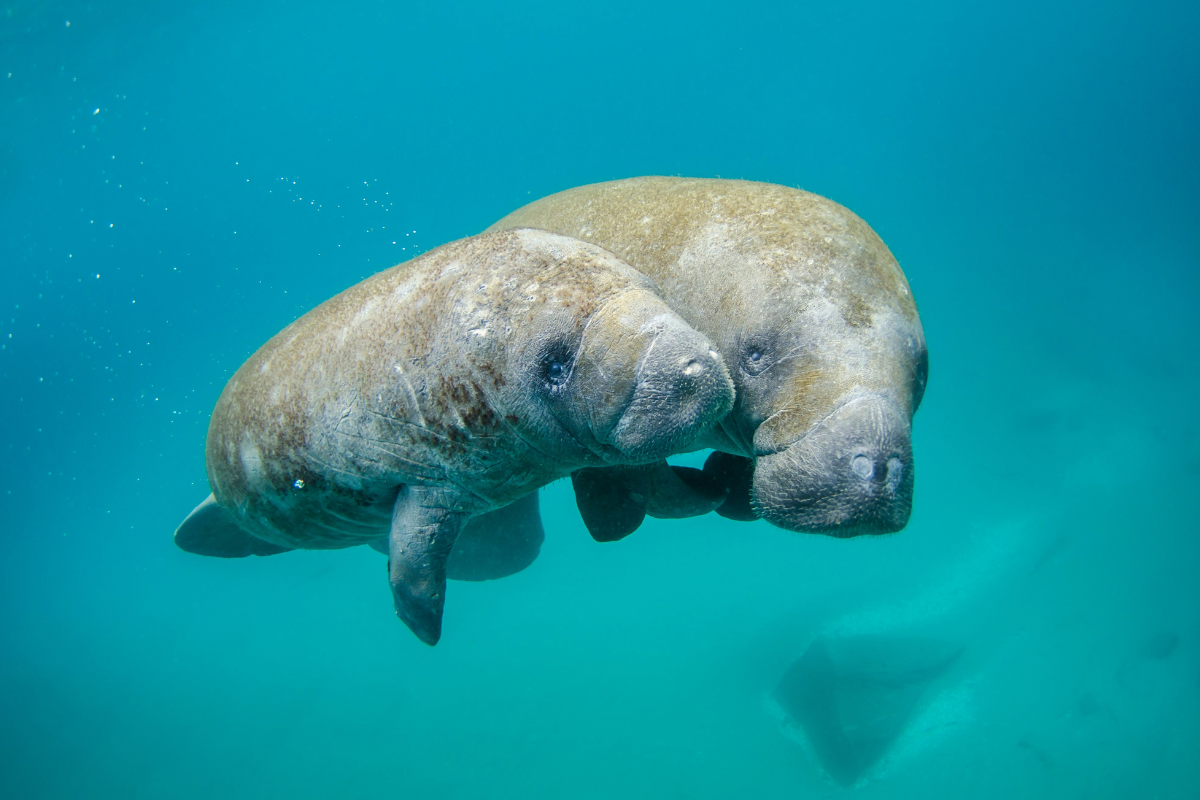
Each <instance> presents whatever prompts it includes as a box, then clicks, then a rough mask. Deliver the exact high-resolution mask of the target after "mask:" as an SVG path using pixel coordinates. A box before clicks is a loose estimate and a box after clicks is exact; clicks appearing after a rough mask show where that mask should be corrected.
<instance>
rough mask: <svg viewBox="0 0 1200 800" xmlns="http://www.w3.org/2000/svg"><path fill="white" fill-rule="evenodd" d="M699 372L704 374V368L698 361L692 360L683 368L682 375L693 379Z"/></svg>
mask: <svg viewBox="0 0 1200 800" xmlns="http://www.w3.org/2000/svg"><path fill="white" fill-rule="evenodd" d="M701 372H704V366H703V365H702V364H701V363H700V362H699V361H696V360H694V359H693V360H692V361H689V362H688V363H687V366H685V367H684V368H683V374H684V375H687V376H688V377H689V378H694V377H696V376H697V375H699V374H700V373H701Z"/></svg>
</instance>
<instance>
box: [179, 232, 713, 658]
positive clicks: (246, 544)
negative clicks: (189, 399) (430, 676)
mask: <svg viewBox="0 0 1200 800" xmlns="http://www.w3.org/2000/svg"><path fill="white" fill-rule="evenodd" d="M732 402H733V386H732V382H731V380H730V378H729V375H728V372H727V371H726V369H725V367H724V364H723V362H722V360H721V358H720V356H719V355H718V353H717V351H716V350H715V348H714V346H713V344H712V343H711V342H710V341H709V340H708V339H707V338H706V337H704V336H703V335H701V334H700V333H698V332H697V331H696V330H695V329H694V328H692V327H691V326H689V325H688V324H687V323H685V322H684V321H683V320H682V319H681V318H680V317H679V315H677V314H676V313H674V312H673V311H671V310H670V308H668V307H667V305H666V304H665V303H664V302H663V300H662V298H661V296H660V294H659V292H658V289H657V287H656V286H655V284H654V283H653V282H652V281H651V280H649V279H648V278H647V277H645V276H644V275H643V274H641V273H639V272H637V271H636V270H634V269H632V268H631V267H629V266H628V265H627V264H625V263H624V262H622V261H621V260H620V259H618V258H617V257H615V256H614V255H613V254H612V253H609V252H607V251H605V250H604V249H602V248H600V247H597V246H595V245H592V244H589V243H586V242H583V241H580V240H578V239H575V238H572V237H569V236H564V235H559V234H555V233H552V232H546V231H540V230H508V231H500V232H492V233H486V234H481V235H480V236H476V237H472V238H470V239H464V240H461V241H458V242H452V243H451V244H448V245H445V246H443V247H441V248H438V249H436V250H434V251H431V252H429V253H427V254H425V255H423V256H421V257H419V258H417V259H414V260H413V261H410V262H407V263H405V264H401V265H398V266H396V267H393V268H391V269H389V270H385V271H383V272H381V273H378V274H377V275H374V276H372V277H370V278H368V279H366V280H365V281H363V282H361V283H359V284H357V285H356V286H353V287H351V288H350V289H347V290H346V291H345V292H342V293H341V294H339V295H337V296H336V297H334V298H332V299H330V300H328V301H326V302H325V303H323V304H321V305H320V306H318V307H317V308H315V309H313V310H312V311H310V312H309V313H307V314H305V315H304V316H302V317H301V318H300V319H298V320H296V321H295V322H294V323H292V324H291V325H289V326H288V327H287V328H285V329H284V330H283V331H281V332H280V333H279V334H277V335H276V336H275V337H273V338H272V339H271V340H270V341H268V342H267V343H266V344H265V345H263V347H262V348H260V349H259V350H258V352H256V353H255V354H254V355H253V356H251V358H250V359H249V360H248V361H247V362H246V363H245V364H244V365H243V366H242V367H241V368H240V369H239V370H238V371H237V373H236V374H235V375H234V376H233V377H232V378H231V379H230V380H229V382H228V384H227V385H226V387H225V389H224V391H223V392H222V394H221V397H220V399H219V400H218V402H217V405H216V408H215V409H214V411H213V416H212V420H211V423H210V426H209V431H208V440H207V446H206V457H207V458H206V460H207V466H208V477H209V484H210V486H211V487H212V490H213V494H212V497H211V498H210V499H209V500H206V501H205V503H202V504H201V506H200V507H199V508H197V510H196V511H195V512H193V514H192V515H191V516H189V517H188V519H187V520H185V522H184V523H183V524H182V525H181V526H180V528H179V530H178V531H177V532H176V541H177V543H178V544H179V545H180V546H181V547H182V548H183V549H185V550H189V551H191V552H195V553H201V554H205V555H224V556H230V557H234V556H239V555H265V554H269V553H270V552H271V551H272V549H273V550H274V552H282V551H283V550H288V549H294V548H308V549H330V548H341V547H350V546H355V545H360V544H374V545H377V546H379V545H381V544H382V542H383V541H384V540H385V538H386V541H387V552H388V556H389V568H388V573H389V580H390V583H391V585H392V592H393V598H394V600H395V604H396V609H397V613H398V614H399V615H400V617H401V618H402V619H403V620H404V621H405V623H406V624H408V625H409V627H410V628H412V630H413V631H414V633H416V634H417V636H418V637H419V638H420V639H421V640H422V641H424V642H426V643H428V644H434V643H436V642H437V640H438V638H439V637H440V634H441V620H442V610H443V607H444V603H445V590H446V579H447V573H448V571H449V570H448V562H450V561H451V558H452V552H453V551H454V547H455V542H456V540H457V538H458V535H459V533H460V532H461V531H462V530H464V528H465V529H467V530H471V527H472V526H471V522H472V520H477V519H480V518H482V517H485V516H493V518H494V519H495V520H497V521H498V522H499V523H500V526H499V527H501V528H503V534H504V536H508V537H510V538H509V540H508V542H507V543H506V544H504V545H503V547H502V548H501V549H504V548H508V552H506V553H505V557H506V558H507V559H508V560H507V562H506V563H505V564H501V565H500V566H496V567H495V568H494V570H493V571H494V572H496V573H499V574H508V573H507V571H506V570H512V571H515V569H519V568H521V567H522V566H523V564H522V563H521V562H522V561H523V560H524V563H525V564H527V563H528V561H531V560H532V558H533V557H536V554H537V548H538V547H539V546H540V543H541V527H540V522H537V523H534V522H533V521H531V519H530V517H531V516H534V517H536V515H537V505H536V496H535V497H534V498H533V500H532V505H530V501H529V500H528V497H529V495H530V494H531V493H532V492H535V491H536V490H537V489H538V487H540V486H543V485H545V484H546V483H549V482H550V481H552V480H555V479H557V478H560V477H566V476H567V475H569V474H570V473H571V472H573V471H575V470H578V469H581V468H585V467H599V466H627V465H633V464H641V463H652V462H655V461H658V460H660V459H663V458H665V457H666V456H667V455H669V454H671V453H674V452H678V451H679V450H681V449H685V448H687V447H689V446H690V444H691V442H692V441H693V440H694V439H696V438H697V436H699V435H701V434H703V432H704V430H705V429H706V428H707V427H709V426H710V425H712V424H713V423H714V422H715V421H716V420H718V419H720V418H721V417H722V416H724V415H725V414H726V412H727V411H728V410H729V408H730V407H731V405H732ZM513 503H520V504H521V505H519V506H518V507H517V510H516V511H515V512H514V513H511V514H508V515H504V514H501V513H500V512H502V511H503V510H504V509H505V508H506V507H508V506H509V505H510V504H513ZM477 530H478V533H479V535H480V536H483V537H486V536H487V532H488V529H487V528H486V527H484V526H477ZM239 534H240V535H239ZM485 541H486V540H485ZM256 542H258V543H261V544H256ZM475 544H479V543H478V542H476V543H475ZM514 550H515V551H517V552H512V551H514ZM501 560H503V559H501ZM476 561H478V559H477V560H476ZM484 561H485V562H486V561H487V559H484ZM463 565H464V566H463V569H462V573H463V575H464V577H465V578H466V579H468V580H471V579H485V578H487V577H495V576H497V575H494V574H492V573H490V572H489V569H493V565H489V564H488V563H483V564H482V567H481V566H480V564H479V563H472V562H471V558H470V556H469V554H468V555H467V556H464V561H463Z"/></svg>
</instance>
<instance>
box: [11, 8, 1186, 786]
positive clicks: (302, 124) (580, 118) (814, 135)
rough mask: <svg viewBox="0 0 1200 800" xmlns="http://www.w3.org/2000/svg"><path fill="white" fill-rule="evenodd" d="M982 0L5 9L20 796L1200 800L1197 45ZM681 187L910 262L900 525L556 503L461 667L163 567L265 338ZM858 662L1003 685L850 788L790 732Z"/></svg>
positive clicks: (226, 579) (921, 731) (320, 559)
mask: <svg viewBox="0 0 1200 800" xmlns="http://www.w3.org/2000/svg"><path fill="white" fill-rule="evenodd" d="M970 5H971V4H961V3H940V4H939V3H925V4H919V5H910V6H908V7H905V8H899V7H897V5H896V4H887V3H868V2H854V3H844V4H828V3H821V4H778V5H769V4H758V3H737V4H715V3H695V2H693V3H686V4H684V3H680V4H666V3H659V4H651V5H649V6H647V5H645V4H641V3H613V2H610V3H605V4H593V3H576V4H565V3H561V4H535V3H526V4H520V5H513V6H500V5H495V4H470V3H461V4H449V3H437V4H434V3H421V4H400V3H396V4H391V3H367V2H358V3H347V4H339V5H334V4H315V3H268V2H264V3H228V2H224V3H223V2H211V3H183V2H178V3H155V2H148V1H146V0H143V1H142V2H134V3H129V2H127V3H117V2H109V1H108V0H93V2H89V3H81V2H45V3H38V2H17V1H16V0H9V2H7V3H6V4H5V5H3V6H0V275H2V283H0V286H2V287H3V288H2V296H0V303H2V306H3V309H2V310H3V314H2V315H0V317H2V318H0V348H2V349H0V380H2V387H3V388H2V391H0V446H2V447H3V451H2V452H3V454H4V458H3V461H2V462H0V478H2V480H0V484H2V485H0V526H2V527H0V796H4V797H13V798H43V797H71V798H80V797H89V798H91V797H95V798H103V797H120V798H159V797H178V798H191V797H198V798H208V797H223V798H240V797H245V798H263V797H289V798H301V797H330V796H350V797H359V796H362V797H368V796H371V797H379V796H409V797H435V796H436V797H470V798H476V797H496V798H508V797H513V798H516V797H520V798H530V797H554V798H557V797H580V798H609V797H614V796H620V797H630V798H632V797H652V798H664V797H666V798H674V797H679V798H726V797H743V796H753V797H788V798H793V797H841V796H855V797H862V798H883V797H887V798H895V797H902V798H903V797H911V798H940V797H947V798H959V797H981V798H990V797H994V798H1011V797H1029V798H1041V797H1053V798H1063V797H1088V798H1107V797H1112V798H1132V797H1137V798H1151V797H1156V798H1194V797H1197V796H1200V762H1198V761H1197V758H1196V754H1197V753H1198V752H1200V578H1198V574H1197V573H1198V567H1200V542H1198V536H1200V524H1198V523H1197V518H1196V512H1195V498H1196V497H1197V490H1196V488H1195V486H1196V483H1197V481H1200V415H1197V413H1196V409H1197V399H1196V398H1197V396H1198V394H1200V381H1198V377H1200V376H1198V372H1197V368H1196V364H1197V357H1198V356H1200V347H1198V345H1200V336H1198V335H1197V324H1196V322H1197V311H1196V309H1197V307H1198V301H1200V278H1198V275H1200V270H1198V267H1200V213H1198V212H1200V204H1198V201H1197V187H1198V186H1200V147H1197V144H1196V143H1197V142H1198V141H1200V49H1197V48H1196V46H1195V42H1196V40H1197V35H1198V34H1200V13H1198V11H1197V6H1195V5H1194V4H1188V3H1169V2H1149V3H1132V2H1125V3H1082V2H1080V3H1055V2H1050V3H1046V2H1039V3H1028V2H1017V3H1005V4H992V5H991V6H988V7H982V6H981V7H979V8H970V7H968V6H970ZM67 22H69V23H70V24H69V25H67ZM643 174H670V175H674V174H681V175H688V176H700V177H716V176H723V177H727V178H728V177H739V178H749V179H755V180H764V181H771V182H775V183H781V184H787V185H791V186H800V187H803V188H805V189H808V190H810V191H814V192H817V193H819V194H822V195H825V196H827V197H830V198H832V199H834V200H836V201H838V202H840V203H842V204H844V205H846V206H848V207H849V208H851V209H852V210H854V211H855V212H856V213H858V214H859V215H861V216H862V217H863V218H865V219H866V220H867V221H868V222H869V223H870V224H871V225H872V226H873V227H874V228H875V230H876V231H878V232H879V234H880V235H881V236H882V237H883V239H884V240H885V241H886V242H887V243H888V245H889V246H890V247H891V249H892V251H893V252H894V253H895V254H896V256H897V257H898V258H899V260H900V263H901V265H902V266H903V268H904V270H905V272H906V274H907V275H908V278H909V280H910V281H911V284H912V286H913V289H914V292H915V295H916V297H917V301H918V304H919V306H920V310H921V315H922V320H923V323H924V326H925V331H926V336H927V339H928V342H929V348H930V353H931V361H932V375H931V383H930V387H929V391H928V392H927V394H926V395H925V399H924V402H923V404H922V407H921V410H920V412H919V414H918V415H917V417H916V421H915V437H914V450H915V458H916V461H917V463H918V470H917V481H916V497H915V504H914V513H913V517H912V521H911V523H910V524H909V525H908V527H907V528H906V529H905V530H904V531H903V532H901V533H899V534H897V535H894V536H891V537H885V538H874V539H856V540H850V541H837V540H833V539H828V538H824V537H816V536H804V535H800V534H793V533H788V532H786V531H782V530H779V529H775V528H771V527H769V526H768V525H767V524H766V523H763V522H758V523H752V524H750V523H735V522H731V521H728V520H724V519H721V518H718V517H716V516H710V517H706V518H703V519H700V520H689V521H676V522H668V521H654V520H651V521H648V522H647V524H646V525H645V526H643V528H642V529H641V530H640V531H639V532H638V533H637V534H635V535H634V536H632V537H630V538H628V539H626V540H624V541H621V542H619V543H613V544H604V545H601V544H597V543H595V542H593V541H592V540H591V539H590V538H589V537H588V535H587V533H586V531H585V530H584V528H583V525H582V523H581V522H580V519H579V516H578V514H577V512H576V511H575V509H574V504H573V500H572V495H571V490H570V486H569V483H566V482H559V483H556V484H553V485H551V486H549V487H548V488H547V489H545V490H544V491H543V495H542V504H543V513H544V516H545V519H546V527H547V541H546V543H545V546H544V548H543V552H542V556H541V557H540V558H539V560H538V561H537V562H536V563H535V564H534V565H533V566H532V567H531V568H530V569H528V570H527V571H525V572H523V573H521V574H519V575H517V576H514V577H511V578H508V579H505V580H502V581H498V582H492V583H485V584H478V585H476V584H461V583H460V584H454V585H452V587H451V591H450V595H449V601H448V607H447V616H446V626H445V634H444V637H443V640H442V643H441V644H439V645H438V646H437V647H436V648H434V649H430V648H428V647H426V646H424V645H422V644H420V643H419V642H418V641H417V640H416V638H415V637H413V636H412V635H411V634H410V633H409V632H408V631H407V630H405V629H404V627H403V625H402V624H401V623H400V622H399V621H398V620H397V619H396V618H395V615H394V613H393V611H392V602H391V597H390V593H389V590H388V585H387V581H386V576H385V571H384V560H383V558H382V557H381V556H380V555H378V554H377V553H375V552H373V551H370V550H368V549H366V548H356V549H354V550H347V551H338V552H298V553H289V554H285V555H281V556H275V557H271V558H260V559H245V560H241V561H225V560H216V559H211V560H209V559H203V558H200V557H196V556H190V555H188V554H186V553H183V552H181V551H179V550H177V549H176V548H175V547H174V545H173V544H172V541H171V533H172V531H173V530H174V528H175V526H176V525H177V524H178V523H179V521H180V520H181V519H182V517H183V516H184V515H185V514H186V513H187V512H188V511H189V510H190V509H191V508H192V506H193V505H195V504H196V503H197V502H199V501H200V500H201V499H202V498H203V497H204V496H205V495H206V494H207V493H208V488H207V486H206V478H205V471H204V461H203V452H204V435H205V429H206V424H207V420H208V415H209V413H210V411H211V409H212V406H213V403H214V402H215V400H216V397H217V395H218V393H219V391H220V389H221V387H222V386H223V384H224V382H225V380H226V379H227V378H228V376H229V375H230V374H231V373H232V371H233V370H234V369H236V368H237V366H238V365H240V364H241V362H242V361H243V360H244V359H245V358H246V357H247V356H248V355H249V354H250V353H251V352H253V350H254V349H256V348H257V347H258V345H260V344H261V343H262V342H263V341H265V340H266V339H267V338H268V337H269V336H270V335H272V334H273V333H275V332H276V331H277V330H279V329H280V328H282V327H283V326H284V325H286V324H287V323H288V322H290V321H291V320H292V319H294V318H295V317H296V316H298V315H299V314H301V313H303V312H304V311H305V310H307V309H309V308H311V307H312V306H314V305H315V304H317V303H319V302H320V301H322V300H324V299H326V298H327V297H329V296H331V295H332V294H334V293H336V292H337V291H339V290H341V289H343V288H345V287H346V286H348V285H350V284H351V283H354V282H356V281H358V280H359V279H361V278H363V277H365V276H366V275H369V274H371V273H372V272H375V271H377V270H379V269H382V268H384V267H387V266H390V265H392V264H394V263H397V262H399V261H402V260H405V259H407V258H409V257H411V256H412V255H414V254H417V253H420V252H424V251H425V250H427V249H429V248H431V247H434V246H436V245H438V244H441V243H443V242H446V241H449V240H452V239H456V238H459V237H462V236H466V235H470V234H472V233H476V232H478V231H480V230H482V229H483V228H484V227H486V226H487V225H489V224H490V223H492V222H494V221H495V220H497V219H498V218H500V217H501V216H503V215H504V214H506V213H508V212H509V211H511V210H513V209H514V208H516V207H518V206H520V205H522V204H524V203H526V202H528V201H530V200H532V199H535V198H537V197H540V196H543V195H546V194H549V193H552V192H555V191H559V190H561V189H565V188H568V187H571V186H576V185H580V184H585V183H591V182H595V181H601V180H609V179H613V178H621V177H629V176H635V175H643ZM689 458H690V459H691V460H693V461H694V460H695V458H696V456H691V457H689ZM688 460H689V459H683V460H682V461H684V462H686V461H688ZM859 634H884V635H887V636H899V637H905V636H917V635H920V636H933V637H936V638H939V639H942V640H945V641H951V642H956V643H958V644H961V645H963V646H964V648H965V649H964V650H963V656H962V657H961V658H960V660H959V661H958V662H956V663H955V665H954V667H953V669H952V670H951V672H950V673H949V674H947V675H946V676H945V677H944V679H942V680H941V681H940V682H939V683H938V684H937V685H936V686H935V687H934V688H933V689H932V690H930V691H929V692H928V693H927V695H926V696H925V698H924V700H923V701H922V704H921V706H920V708H919V710H918V713H916V714H915V715H914V717H913V718H912V720H911V721H910V723H909V724H908V725H907V727H906V728H905V730H904V732H903V733H902V734H901V736H900V738H899V739H898V740H897V741H895V742H894V743H893V745H892V747H891V748H890V749H889V750H888V752H887V754H886V756H885V757H884V759H883V761H882V762H881V763H880V764H879V765H877V767H876V768H875V769H874V770H872V771H871V773H870V774H869V775H868V776H867V777H866V778H865V779H864V780H862V781H861V782H860V783H859V784H857V785H855V786H852V787H850V788H846V787H843V786H841V785H840V784H838V783H836V782H834V781H832V780H830V779H829V778H827V777H826V776H825V774H824V771H823V770H822V768H821V765H820V762H819V760H818V759H817V757H816V756H815V755H814V754H813V751H812V750H811V748H809V747H808V746H807V744H806V743H805V740H804V737H803V736H800V735H797V732H796V730H795V727H794V726H791V725H789V724H788V723H787V721H786V719H785V718H781V713H780V709H779V708H778V707H776V706H775V705H774V704H773V703H772V701H771V699H770V697H771V693H772V691H773V690H774V688H775V686H776V685H777V684H778V683H779V681H780V678H781V676H783V674H784V673H785V672H786V671H787V670H788V668H789V665H790V664H792V662H793V661H795V660H796V659H797V657H799V656H800V655H801V653H802V652H804V651H805V648H806V647H807V646H808V645H809V643H810V642H812V641H813V640H814V638H815V637H818V636H836V635H859Z"/></svg>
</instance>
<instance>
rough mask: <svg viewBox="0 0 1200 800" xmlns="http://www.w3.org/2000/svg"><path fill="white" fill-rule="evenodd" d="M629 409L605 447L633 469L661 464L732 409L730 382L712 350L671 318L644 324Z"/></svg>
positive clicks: (676, 318) (694, 333)
mask: <svg viewBox="0 0 1200 800" xmlns="http://www.w3.org/2000/svg"><path fill="white" fill-rule="evenodd" d="M639 338H641V339H645V340H648V344H647V346H646V347H645V350H644V351H643V353H642V355H641V358H640V359H639V360H638V362H637V367H636V369H635V371H634V375H635V376H636V379H635V384H634V388H633V394H632V397H631V398H630V400H629V404H628V405H627V407H626V408H625V410H624V412H623V413H622V414H621V416H620V418H619V419H618V420H617V423H616V425H614V426H613V428H612V430H611V432H610V433H609V436H608V443H609V444H610V445H612V446H613V447H615V448H616V449H617V450H619V451H620V452H621V453H622V454H623V455H624V456H625V457H626V458H628V459H630V461H631V462H633V463H643V462H648V461H655V460H658V459H662V458H666V457H667V456H668V455H670V454H672V453H675V452H678V451H679V450H680V449H682V448H685V447H686V446H687V445H688V444H690V443H691V441H692V440H693V439H695V438H696V437H697V436H698V435H699V434H700V433H701V432H702V431H703V430H704V429H705V428H707V427H708V426H710V425H712V424H713V423H715V422H716V421H717V420H719V419H720V418H721V417H723V416H725V414H726V413H728V412H729V409H730V408H731V407H732V406H733V394H734V389H733V381H731V380H730V378H729V373H728V372H727V371H726V369H725V365H724V362H723V361H722V359H721V356H720V355H719V354H718V353H717V351H716V349H715V348H714V347H713V346H712V344H711V343H710V342H709V341H708V339H707V338H705V337H704V336H703V335H702V334H700V333H698V332H697V331H696V330H695V329H694V328H692V327H690V326H689V325H687V324H686V323H685V322H684V321H683V320H681V319H680V318H679V317H677V316H675V315H674V314H669V315H668V314H662V315H658V316H656V317H654V318H653V319H651V320H650V321H648V322H647V323H646V324H645V326H644V327H643V330H642V331H641V333H640V336H639Z"/></svg>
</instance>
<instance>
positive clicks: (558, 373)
mask: <svg viewBox="0 0 1200 800" xmlns="http://www.w3.org/2000/svg"><path fill="white" fill-rule="evenodd" d="M574 355H575V354H574V348H572V347H571V345H570V343H569V342H565V341H559V342H553V343H551V344H549V346H547V347H546V348H545V349H544V350H543V351H542V356H541V359H540V362H539V365H538V373H539V377H540V378H541V380H542V385H543V386H545V387H546V388H547V389H549V390H550V391H552V392H556V391H558V390H559V389H561V388H562V387H564V386H566V384H567V382H568V381H570V379H571V366H572V364H573V363H574Z"/></svg>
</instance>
